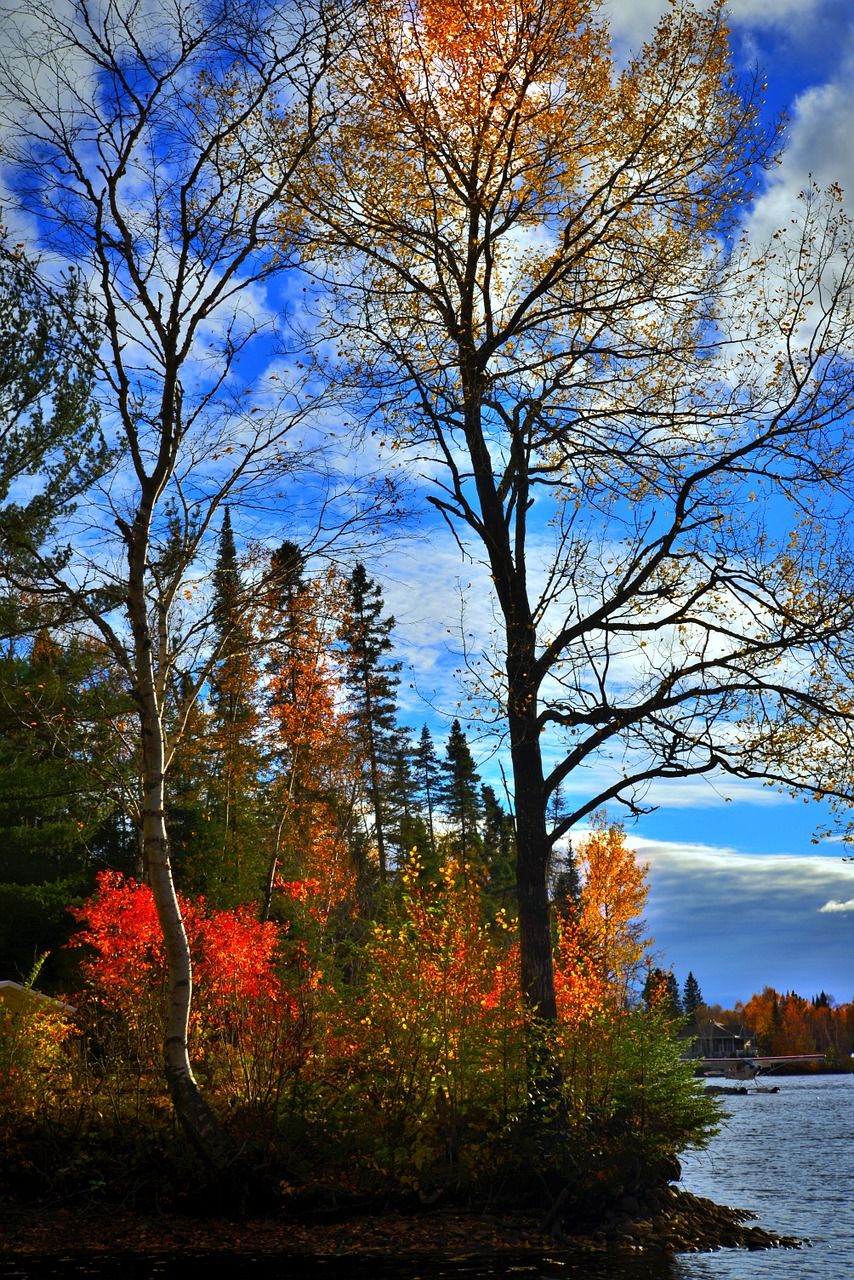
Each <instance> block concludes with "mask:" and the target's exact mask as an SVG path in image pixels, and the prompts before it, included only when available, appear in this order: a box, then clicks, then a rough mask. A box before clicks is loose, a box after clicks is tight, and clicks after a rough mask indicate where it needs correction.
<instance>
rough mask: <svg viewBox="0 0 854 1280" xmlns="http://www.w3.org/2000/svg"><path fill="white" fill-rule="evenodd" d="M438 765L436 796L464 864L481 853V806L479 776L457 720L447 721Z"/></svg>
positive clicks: (477, 857) (479, 856)
mask: <svg viewBox="0 0 854 1280" xmlns="http://www.w3.org/2000/svg"><path fill="white" fill-rule="evenodd" d="M441 767H442V772H443V775H444V776H443V778H442V782H441V786H440V790H439V800H440V802H441V805H442V807H443V809H444V811H445V814H446V816H447V818H448V820H449V823H450V828H451V838H452V840H453V842H454V844H455V846H456V851H457V852H458V853H459V856H460V858H461V860H462V862H463V864H464V865H465V864H466V863H469V862H473V861H474V860H475V859H477V860H480V858H481V856H482V853H483V845H482V843H481V839H480V836H479V834H478V823H479V821H480V818H481V814H482V812H483V806H482V803H481V798H480V790H479V786H480V778H479V776H478V772H477V769H476V768H475V763H474V759H473V757H472V754H471V751H470V750H469V744H468V739H467V738H466V735H465V733H464V732H463V729H462V726H461V725H460V722H459V720H455V721H454V723H453V724H452V725H451V732H450V735H449V737H448V741H447V744H446V746H445V759H444V760H443V761H442V766H441Z"/></svg>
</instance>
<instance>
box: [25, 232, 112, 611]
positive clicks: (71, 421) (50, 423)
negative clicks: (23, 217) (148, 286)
mask: <svg viewBox="0 0 854 1280" xmlns="http://www.w3.org/2000/svg"><path fill="white" fill-rule="evenodd" d="M99 342H100V332H99V329H98V326H97V324H96V323H95V320H94V318H93V314H92V308H91V305H90V303H89V300H88V298H87V296H86V292H85V289H84V286H83V284H82V281H81V279H80V277H79V275H76V274H74V273H72V274H71V275H69V276H68V277H67V278H66V280H65V282H64V283H63V284H61V285H59V286H58V287H56V288H54V289H52V290H50V289H48V288H47V287H46V286H45V285H44V283H43V282H42V281H40V279H39V276H38V272H37V264H35V263H33V262H30V261H29V260H28V259H27V258H26V257H25V256H24V255H23V254H22V253H21V251H20V249H19V248H18V247H15V248H13V247H11V246H10V245H8V244H7V242H6V240H5V239H4V232H3V228H2V227H0V576H2V575H3V573H4V571H5V573H6V574H7V575H8V576H9V577H11V578H16V577H17V576H18V575H19V574H20V573H22V572H23V573H25V571H26V568H27V566H28V565H29V564H30V562H31V561H32V559H33V557H34V556H35V555H36V554H37V553H39V550H40V548H42V546H43V544H44V542H45V540H46V539H47V538H48V536H49V535H50V532H51V528H52V525H53V522H54V520H55V519H56V518H57V517H58V516H59V515H61V514H62V513H63V512H64V511H67V510H68V509H69V508H71V507H73V506H74V503H75V501H76V499H77V498H78V497H80V495H81V494H84V493H85V492H86V490H87V489H88V488H89V486H90V485H91V484H92V483H94V481H95V480H96V479H97V478H98V476H99V475H101V474H102V472H103V471H104V469H105V467H106V465H107V462H108V460H109V454H108V450H107V448H106V446H105V444H104V440H103V437H102V435H101V431H100V428H99V411H98V405H97V402H96V400H95V395H94V383H95V365H96V359H97V350H98V345H99ZM21 481H23V482H25V488H22V487H20V484H19V482H21ZM16 483H17V484H19V487H18V491H17V493H16V495H15V500H10V497H9V494H10V490H13V486H15V485H16ZM61 554H62V553H54V555H53V556H51V557H49V558H48V563H51V562H53V561H56V556H57V555H58V556H59V558H60V559H61ZM57 562H58V561H57ZM45 620H46V615H45V614H44V612H42V614H41V616H40V617H35V616H34V613H33V611H32V609H31V608H30V607H29V606H28V603H27V602H26V601H25V599H24V598H23V597H21V596H20V595H19V594H18V593H17V592H15V591H12V592H10V593H9V594H7V595H5V596H3V597H2V598H0V634H5V635H14V634H21V633H23V632H29V633H30V634H32V632H33V630H35V629H36V628H37V627H38V626H39V625H41V624H42V623H44V622H45Z"/></svg>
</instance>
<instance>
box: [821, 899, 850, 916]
mask: <svg viewBox="0 0 854 1280" xmlns="http://www.w3.org/2000/svg"><path fill="white" fill-rule="evenodd" d="M819 911H821V912H822V913H823V912H831V913H832V912H843V911H854V898H849V899H848V901H847V902H837V901H836V899H835V898H831V899H830V901H829V902H826V903H825V904H824V906H823V907H819Z"/></svg>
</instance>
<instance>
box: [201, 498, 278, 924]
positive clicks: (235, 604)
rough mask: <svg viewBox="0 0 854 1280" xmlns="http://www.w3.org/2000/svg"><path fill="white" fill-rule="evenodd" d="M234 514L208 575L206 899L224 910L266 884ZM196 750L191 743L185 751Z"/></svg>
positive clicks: (254, 698)
mask: <svg viewBox="0 0 854 1280" xmlns="http://www.w3.org/2000/svg"><path fill="white" fill-rule="evenodd" d="M246 598H247V593H246V591H245V588H244V584H243V579H242V573H241V569H240V564H239V561H238V556H237V547H236V544H235V540H234V531H233V529H232V524H231V514H230V512H229V510H228V508H226V509H225V514H224V516H223V522H222V528H221V531H220V537H219V546H218V549H217V558H216V564H215V567H214V573H213V602H212V617H213V622H214V627H215V643H216V647H217V650H218V661H217V663H216V665H215V667H214V669H213V671H212V673H211V718H210V733H211V739H212V744H213V747H214V750H213V752H212V777H211V787H210V797H211V800H210V822H209V825H208V839H207V842H206V843H207V844H208V847H209V848H210V850H211V854H212V857H213V860H212V864H211V866H210V869H209V872H208V877H207V892H208V893H209V894H211V895H212V896H213V897H214V899H215V900H216V901H217V902H219V903H220V904H222V905H232V904H233V903H235V902H239V901H244V900H246V899H247V898H249V899H253V898H257V897H258V896H259V894H260V893H261V889H262V885H263V879H264V859H263V857H262V854H261V839H262V836H261V824H260V817H261V814H260V809H259V805H260V799H261V791H262V787H261V776H262V768H263V762H262V756H261V749H260V743H259V732H260V714H259V708H258V697H259V684H260V672H259V670H258V667H257V656H258V655H257V646H256V644H255V640H254V636H253V630H252V624H251V620H250V619H249V618H248V616H247V607H246ZM187 746H189V748H190V749H197V748H193V746H192V744H185V747H187Z"/></svg>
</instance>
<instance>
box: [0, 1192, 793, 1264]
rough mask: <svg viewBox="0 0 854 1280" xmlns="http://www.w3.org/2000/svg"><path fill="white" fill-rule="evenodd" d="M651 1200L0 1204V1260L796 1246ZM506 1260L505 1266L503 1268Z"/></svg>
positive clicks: (741, 1224) (451, 1255)
mask: <svg viewBox="0 0 854 1280" xmlns="http://www.w3.org/2000/svg"><path fill="white" fill-rule="evenodd" d="M656 1199H657V1201H658V1203H657V1205H650V1204H649V1203H647V1204H646V1205H645V1206H644V1207H643V1208H641V1206H640V1205H638V1204H637V1203H636V1202H632V1201H631V1200H630V1198H628V1197H627V1198H626V1201H624V1202H622V1203H621V1205H620V1206H619V1208H618V1209H617V1210H615V1211H613V1212H612V1213H609V1214H607V1215H605V1216H604V1218H603V1219H602V1221H601V1223H600V1224H599V1225H598V1226H597V1227H596V1229H594V1230H591V1229H589V1228H588V1229H587V1230H584V1231H579V1233H578V1234H575V1233H573V1232H568V1231H566V1230H564V1231H563V1233H561V1234H560V1235H558V1236H554V1235H550V1234H547V1233H545V1232H544V1231H543V1230H542V1223H541V1221H539V1220H538V1219H536V1218H533V1217H530V1216H526V1215H521V1214H520V1215H515V1214H508V1213H503V1214H500V1215H491V1214H466V1213H456V1212H445V1211H441V1210H440V1211H434V1212H430V1213H421V1214H417V1215H403V1214H398V1213H388V1214H382V1215H381V1216H364V1217H363V1216H358V1217H356V1216H351V1217H348V1218H346V1219H344V1220H342V1221H338V1222H329V1221H325V1222H322V1223H321V1222H313V1221H309V1220H306V1219H305V1218H303V1219H299V1220H293V1219H288V1218H284V1217H264V1218H252V1219H246V1220H243V1221H228V1220H223V1219H218V1218H198V1217H189V1216H179V1215H173V1214H156V1215H155V1214H152V1215H141V1214H139V1213H133V1212H130V1211H128V1210H123V1209H117V1208H115V1207H114V1206H107V1205H99V1206H95V1205H91V1206H88V1207H86V1208H85V1209H82V1208H78V1209H70V1208H61V1209H55V1210H51V1209H49V1208H45V1207H40V1208H39V1209H38V1210H37V1211H35V1210H34V1211H31V1212H30V1211H26V1210H23V1209H21V1208H20V1207H16V1208H14V1209H8V1208H7V1209H5V1210H2V1211H0V1260H9V1259H12V1258H15V1259H18V1260H20V1261H21V1262H24V1261H25V1260H27V1261H30V1262H35V1261H37V1260H39V1259H45V1260H48V1259H56V1258H60V1257H61V1258H64V1259H68V1260H72V1259H75V1258H78V1259H79V1258H89V1259H91V1260H92V1261H96V1260H98V1259H103V1260H104V1261H106V1260H107V1259H108V1258H111V1259H116V1260H119V1259H122V1258H124V1259H139V1260H144V1259H154V1258H158V1259H160V1258H162V1259H170V1258H173V1259H174V1258H177V1257H180V1258H182V1259H192V1258H193V1257H196V1258H200V1259H201V1258H203V1257H204V1258H208V1259H210V1258H212V1257H217V1256H219V1257H228V1258H247V1259H248V1258H252V1259H256V1260H260V1259H265V1258H270V1259H272V1258H276V1259H279V1260H280V1261H281V1260H283V1259H284V1258H291V1259H293V1260H294V1262H295V1263H297V1262H299V1261H300V1260H305V1261H308V1260H313V1261H320V1260H330V1261H331V1260H334V1259H340V1260H343V1259H350V1260H352V1261H353V1262H354V1263H356V1262H358V1261H359V1260H362V1261H365V1262H368V1261H372V1262H375V1263H382V1262H388V1263H390V1264H391V1263H394V1264H400V1262H401V1261H402V1260H410V1261H411V1262H412V1263H416V1262H418V1263H422V1262H427V1261H432V1262H435V1263H442V1262H463V1261H475V1260H479V1259H489V1258H491V1259H504V1260H509V1259H510V1258H513V1259H515V1260H519V1262H522V1263H523V1262H524V1261H526V1260H528V1261H530V1262H532V1263H533V1262H536V1261H537V1260H539V1259H544V1258H548V1259H551V1260H555V1259H561V1258H563V1259H566V1260H572V1259H575V1258H577V1257H578V1256H579V1255H582V1256H583V1255H587V1256H589V1255H590V1254H602V1253H609V1252H616V1253H620V1252H623V1253H625V1252H628V1253H633V1254H636V1253H644V1252H650V1253H678V1252H689V1251H690V1252H693V1251H700V1250H703V1251H705V1250H711V1249H719V1248H725V1247H739V1248H746V1249H770V1248H779V1247H783V1248H796V1247H798V1245H799V1244H800V1243H801V1242H800V1241H798V1240H795V1239H793V1238H791V1237H785V1236H776V1235H773V1234H772V1233H770V1232H767V1231H764V1230H763V1229H762V1228H760V1227H757V1226H752V1225H748V1222H747V1220H748V1219H749V1218H750V1217H752V1216H753V1215H751V1214H748V1213H745V1212H744V1211H742V1210H737V1209H730V1208H726V1207H724V1206H721V1205H716V1204H713V1203H712V1201H711V1200H705V1199H702V1198H700V1197H698V1196H694V1195H691V1194H690V1193H689V1192H686V1191H679V1190H677V1189H676V1188H674V1187H665V1188H663V1189H662V1190H660V1191H658V1192H657V1193H656ZM514 1269H515V1268H514Z"/></svg>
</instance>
